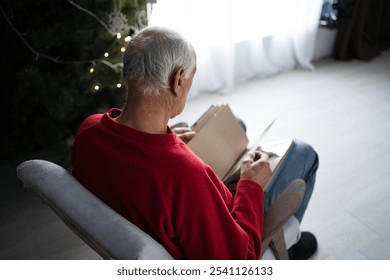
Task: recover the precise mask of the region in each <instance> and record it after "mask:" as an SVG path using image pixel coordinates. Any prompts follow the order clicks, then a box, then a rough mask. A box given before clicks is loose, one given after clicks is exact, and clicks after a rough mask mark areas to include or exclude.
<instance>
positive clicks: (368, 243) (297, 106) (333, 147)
mask: <svg viewBox="0 0 390 280" xmlns="http://www.w3.org/2000/svg"><path fill="white" fill-rule="evenodd" d="M315 66H316V71H314V72H306V71H302V70H295V71H292V72H289V73H284V74H280V75H277V76H274V77H271V78H267V79H261V80H255V81H252V82H250V83H247V84H245V85H242V86H239V87H237V88H236V90H235V92H234V93H232V94H230V95H224V96H221V95H217V94H204V95H202V96H201V97H200V98H197V99H194V100H190V101H189V102H188V104H187V106H186V108H185V111H184V112H183V114H182V116H180V117H177V118H176V119H175V120H173V122H176V121H181V120H185V121H188V122H190V123H191V122H192V121H195V119H196V118H197V117H198V116H199V114H200V113H202V112H203V111H204V110H206V109H207V107H208V106H209V105H210V104H219V103H229V104H230V106H231V107H232V109H233V111H234V113H235V114H236V115H239V116H240V117H241V118H242V119H244V120H245V122H246V124H247V130H248V136H249V138H250V139H251V140H252V141H253V140H254V139H255V138H256V136H257V135H258V134H259V133H260V131H261V130H262V129H263V128H264V127H265V126H266V124H267V123H268V122H269V121H271V120H272V119H273V118H274V117H277V122H276V123H275V126H274V127H273V128H272V130H271V131H270V133H269V134H268V136H267V139H265V141H267V140H268V141H271V140H274V139H281V138H289V137H294V138H298V139H301V140H304V141H306V142H308V143H310V144H311V145H312V146H313V147H314V148H315V149H316V150H317V152H318V154H319V156H320V168H319V171H318V176H317V183H316V187H315V191H314V193H313V196H312V199H311V202H310V204H309V208H308V210H307V213H306V215H305V217H304V220H303V223H302V229H303V230H309V231H311V232H313V233H314V234H315V235H316V236H317V238H318V242H319V249H318V252H317V253H316V254H315V255H314V256H313V259H321V260H323V259H390V141H389V139H390V52H386V53H384V54H382V55H381V56H380V57H377V58H375V59H374V60H372V61H370V62H362V61H350V62H338V61H334V60H332V59H326V60H322V61H320V62H317V63H315ZM14 168H15V167H14V166H3V167H2V168H1V169H0V178H1V188H0V197H1V204H0V259H97V258H99V256H97V255H96V254H95V253H94V252H93V251H91V249H89V248H88V246H86V245H85V244H84V243H83V242H82V241H80V240H79V239H78V238H77V237H76V236H75V235H74V234H73V233H72V232H70V231H69V230H68V229H67V228H66V226H65V225H64V224H62V222H60V221H59V220H58V219H57V218H56V216H55V215H54V214H53V213H52V212H51V210H50V209H49V208H48V207H47V206H45V205H42V204H41V203H40V201H39V199H38V198H37V197H36V195H35V194H33V193H30V192H29V191H26V190H23V189H22V186H21V183H20V182H19V181H18V180H17V178H16V175H15V171H14V170H15V169H14Z"/></svg>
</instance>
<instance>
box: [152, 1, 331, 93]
mask: <svg viewBox="0 0 390 280" xmlns="http://www.w3.org/2000/svg"><path fill="white" fill-rule="evenodd" d="M322 2H323V0H158V1H157V4H154V5H153V7H152V11H151V14H150V15H149V25H150V26H165V27H170V28H172V29H175V30H176V31H178V32H180V33H181V34H183V35H184V36H185V37H186V38H187V39H188V40H189V41H190V42H191V43H192V44H193V46H194V48H195V50H196V53H197V68H198V71H197V74H196V76H195V79H194V83H193V87H192V90H191V93H190V96H192V97H193V96H196V95H197V94H199V93H200V92H220V93H228V92H230V91H231V90H232V89H233V87H234V86H235V85H236V84H238V83H242V82H245V81H248V80H250V79H253V78H256V77H264V76H268V75H272V74H275V73H278V72H281V71H288V70H291V69H293V68H295V67H302V68H304V69H313V66H312V64H311V60H312V58H313V53H314V44H315V37H316V32H317V29H318V22H319V18H320V12H321V7H322Z"/></svg>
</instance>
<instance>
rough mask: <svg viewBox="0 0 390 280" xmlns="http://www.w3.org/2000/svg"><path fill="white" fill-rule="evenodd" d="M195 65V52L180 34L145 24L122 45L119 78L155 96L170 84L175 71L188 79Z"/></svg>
mask: <svg viewBox="0 0 390 280" xmlns="http://www.w3.org/2000/svg"><path fill="white" fill-rule="evenodd" d="M195 66H196V56H195V51H194V49H193V47H192V46H191V44H190V43H189V42H188V41H187V40H185V39H184V38H183V37H182V36H181V35H180V34H178V33H177V32H175V31H173V30H170V29H167V28H161V27H148V28H145V29H143V30H141V31H140V32H139V33H137V34H136V35H135V36H134V37H133V38H132V40H131V41H130V43H129V44H128V46H127V48H126V51H125V54H124V58H123V78H124V80H125V81H126V84H131V85H133V86H136V87H138V89H139V90H141V91H142V92H143V93H144V94H145V95H158V94H160V93H161V92H162V91H164V90H167V89H169V88H170V87H172V86H173V82H174V76H175V74H177V72H178V71H180V70H181V71H182V75H183V77H184V78H190V76H191V74H192V73H193V71H194V70H195Z"/></svg>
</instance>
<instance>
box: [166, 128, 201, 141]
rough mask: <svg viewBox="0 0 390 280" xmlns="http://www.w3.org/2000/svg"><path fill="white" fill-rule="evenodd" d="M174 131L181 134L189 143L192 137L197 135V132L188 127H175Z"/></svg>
mask: <svg viewBox="0 0 390 280" xmlns="http://www.w3.org/2000/svg"><path fill="white" fill-rule="evenodd" d="M172 130H173V132H175V133H176V134H177V136H179V138H180V139H181V140H183V142H184V143H188V142H189V141H190V140H191V139H192V138H194V137H195V134H196V132H195V131H193V130H191V129H190V128H188V127H173V128H172Z"/></svg>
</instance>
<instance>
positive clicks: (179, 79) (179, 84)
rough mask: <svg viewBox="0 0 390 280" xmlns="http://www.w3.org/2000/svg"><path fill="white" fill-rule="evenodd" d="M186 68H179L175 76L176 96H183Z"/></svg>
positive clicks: (173, 85) (174, 88) (173, 87)
mask: <svg viewBox="0 0 390 280" xmlns="http://www.w3.org/2000/svg"><path fill="white" fill-rule="evenodd" d="M183 78H184V68H183V67H181V68H179V69H178V70H177V71H176V72H175V74H174V75H173V81H172V83H173V84H172V92H173V94H174V95H176V96H181V94H182V89H183Z"/></svg>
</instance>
